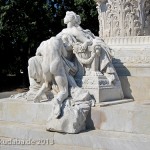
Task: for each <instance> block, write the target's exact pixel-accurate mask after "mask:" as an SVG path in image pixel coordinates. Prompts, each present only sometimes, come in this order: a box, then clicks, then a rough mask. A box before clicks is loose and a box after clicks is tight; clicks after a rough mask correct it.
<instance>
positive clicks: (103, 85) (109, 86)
mask: <svg viewBox="0 0 150 150" xmlns="http://www.w3.org/2000/svg"><path fill="white" fill-rule="evenodd" d="M76 82H77V84H78V86H80V87H82V88H83V89H85V90H87V91H88V92H89V93H90V95H91V96H92V97H93V98H94V99H95V100H96V104H99V103H100V102H106V101H113V100H121V99H123V98H124V96H123V91H122V88H121V85H120V81H116V83H115V84H113V83H109V80H108V79H107V78H106V77H105V76H104V75H98V76H83V78H82V79H78V80H76Z"/></svg>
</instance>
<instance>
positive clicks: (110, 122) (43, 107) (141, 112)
mask: <svg viewBox="0 0 150 150" xmlns="http://www.w3.org/2000/svg"><path fill="white" fill-rule="evenodd" d="M0 108H1V109H0V120H1V121H8V122H17V123H25V124H28V123H29V124H38V125H41V126H43V125H44V126H45V125H46V123H47V118H48V117H49V116H50V115H51V114H52V106H51V104H50V103H42V104H35V103H33V102H30V103H29V102H17V101H12V102H9V100H8V101H2V102H0ZM28 109H29V110H30V111H29V110H28ZM26 110H28V111H26ZM47 112H48V113H47ZM149 113H150V110H149V101H146V102H145V103H136V102H130V103H123V104H119V105H110V106H107V107H98V106H97V107H92V109H91V113H89V116H88V119H87V122H86V124H87V127H88V128H90V129H91V128H96V129H100V130H106V131H110V130H111V131H121V132H131V133H141V134H150V128H149V126H150V117H149ZM50 123H51V122H50V121H49V124H50ZM68 125H69V124H68ZM68 125H67V126H68ZM45 128H46V127H45Z"/></svg>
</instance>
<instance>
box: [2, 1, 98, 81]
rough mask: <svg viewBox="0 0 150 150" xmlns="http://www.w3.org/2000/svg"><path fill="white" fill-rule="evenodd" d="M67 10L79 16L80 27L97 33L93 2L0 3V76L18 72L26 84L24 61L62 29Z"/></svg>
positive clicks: (25, 65) (25, 62)
mask: <svg viewBox="0 0 150 150" xmlns="http://www.w3.org/2000/svg"><path fill="white" fill-rule="evenodd" d="M68 10H73V11H75V12H76V13H77V14H79V15H80V16H81V18H82V24H81V26H82V27H83V28H89V29H90V30H91V31H92V32H93V33H94V34H97V33H98V19H97V11H96V6H95V2H94V1H93V0H0V56H1V59H0V75H1V74H8V73H11V74H20V70H22V71H23V72H24V83H27V80H28V79H27V66H28V64H27V63H28V59H29V58H30V57H31V56H33V55H35V51H36V48H37V47H38V45H39V44H40V42H41V41H43V40H46V39H48V38H50V37H51V36H54V35H56V34H57V33H59V32H60V31H61V30H62V29H63V28H64V26H65V25H64V24H63V18H64V16H65V13H66V11H68ZM91 22H92V23H91Z"/></svg>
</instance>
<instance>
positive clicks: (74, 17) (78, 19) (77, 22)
mask: <svg viewBox="0 0 150 150" xmlns="http://www.w3.org/2000/svg"><path fill="white" fill-rule="evenodd" d="M66 16H69V17H71V19H72V20H71V21H74V23H75V25H77V26H78V25H80V24H81V17H80V16H79V15H77V14H76V13H75V12H73V11H67V12H66Z"/></svg>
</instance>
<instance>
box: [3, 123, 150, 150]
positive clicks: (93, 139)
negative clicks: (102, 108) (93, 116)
mask: <svg viewBox="0 0 150 150" xmlns="http://www.w3.org/2000/svg"><path fill="white" fill-rule="evenodd" d="M3 141H4V142H5V144H2V142H3ZM10 141H11V142H12V143H13V142H14V143H15V141H18V143H17V142H16V144H13V145H12V143H11V142H10ZM21 141H22V142H24V143H25V144H19V142H20V143H21ZM29 141H30V142H29ZM0 142H1V144H0V146H1V147H0V148H2V149H3V150H6V149H8V150H9V149H11V150H12V149H13V150H21V149H22V150H24V149H26V150H27V149H28V150H29V149H30V150H32V149H33V150H36V149H39V150H40V149H44V150H48V149H51V150H63V149H64V150H71V149H72V150H141V149H143V150H149V147H150V135H144V134H133V133H132V134H131V133H123V132H112V131H101V130H91V131H85V132H82V133H79V134H61V133H57V132H48V131H45V127H44V126H40V125H35V124H21V123H14V122H6V121H0ZM4 142H3V143H4ZM39 142H40V143H39ZM42 142H43V143H42Z"/></svg>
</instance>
